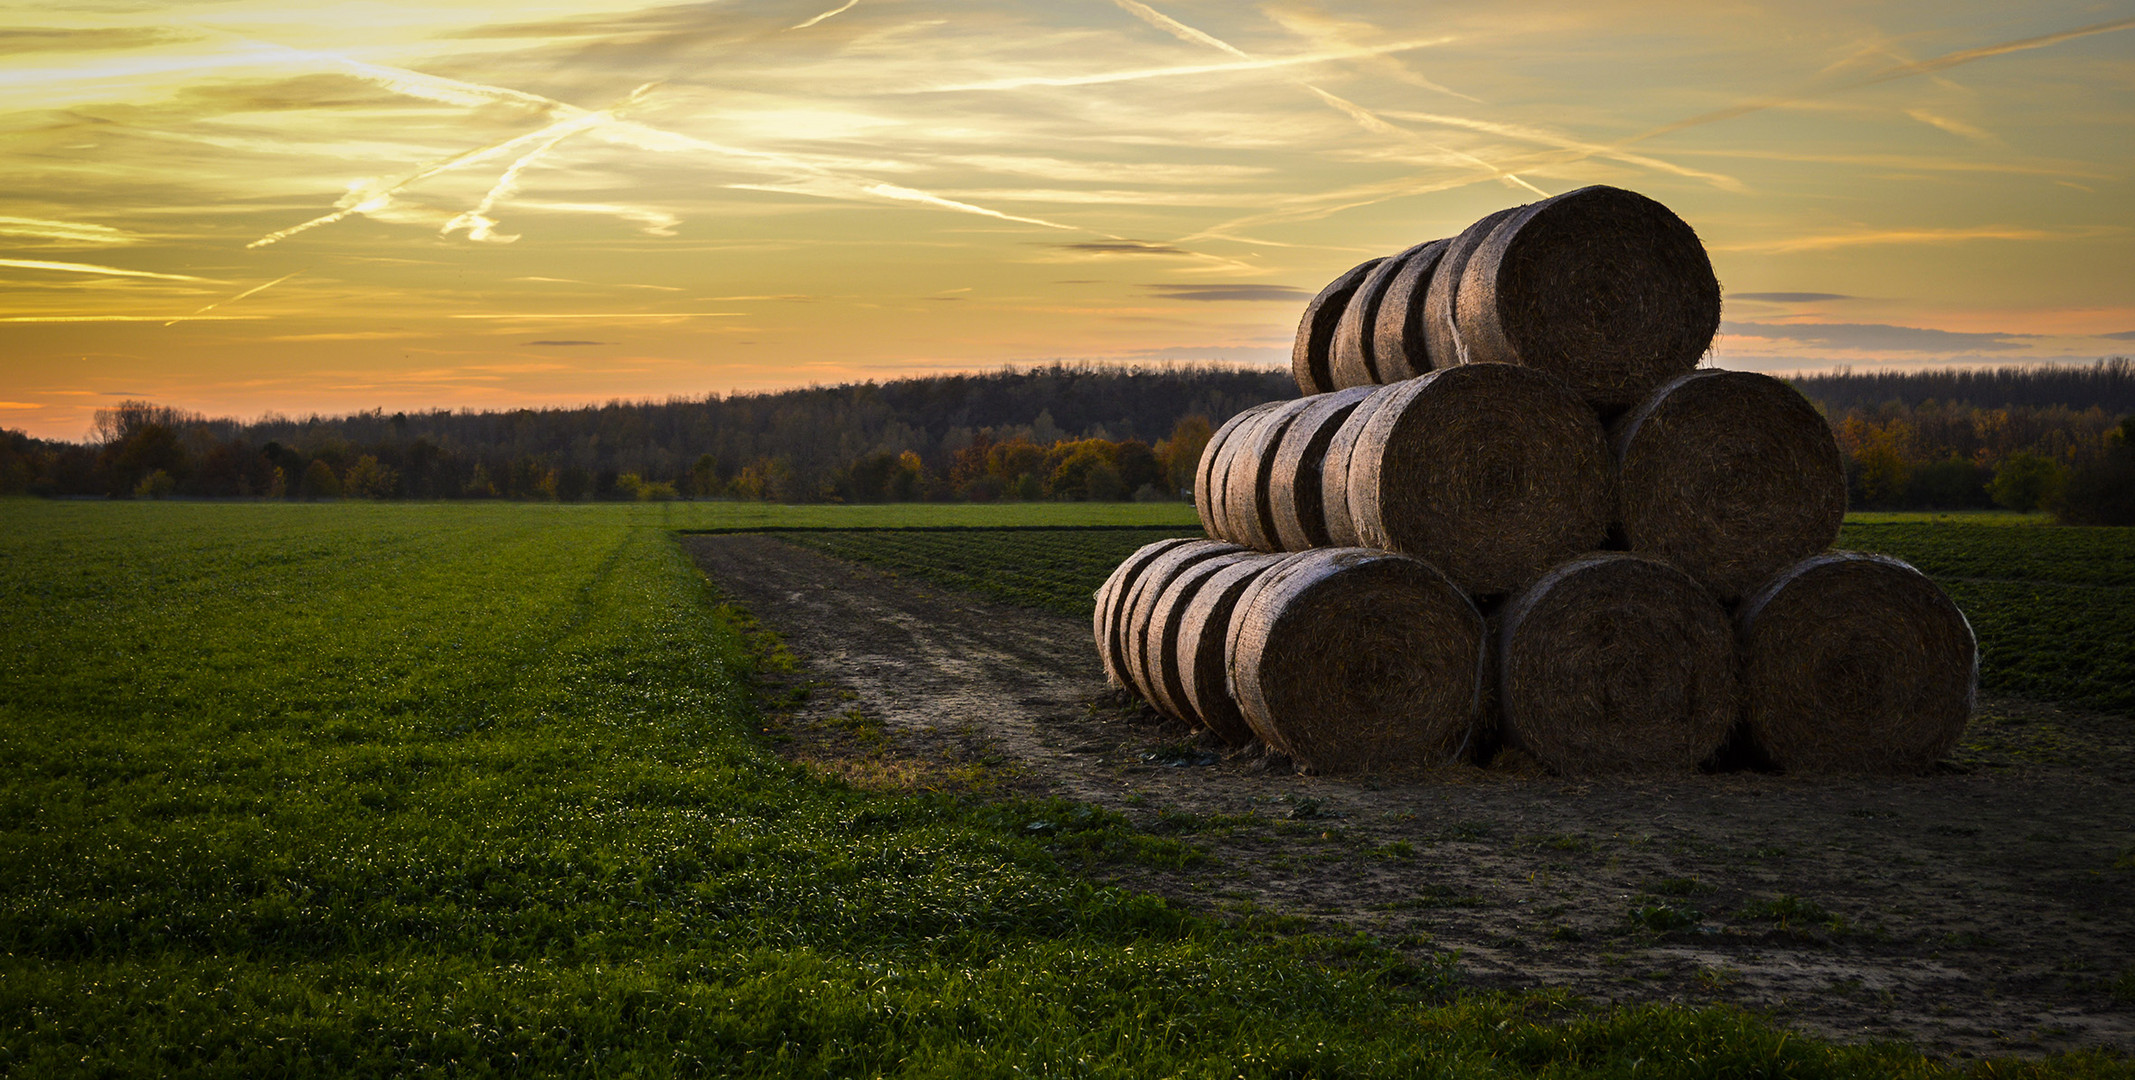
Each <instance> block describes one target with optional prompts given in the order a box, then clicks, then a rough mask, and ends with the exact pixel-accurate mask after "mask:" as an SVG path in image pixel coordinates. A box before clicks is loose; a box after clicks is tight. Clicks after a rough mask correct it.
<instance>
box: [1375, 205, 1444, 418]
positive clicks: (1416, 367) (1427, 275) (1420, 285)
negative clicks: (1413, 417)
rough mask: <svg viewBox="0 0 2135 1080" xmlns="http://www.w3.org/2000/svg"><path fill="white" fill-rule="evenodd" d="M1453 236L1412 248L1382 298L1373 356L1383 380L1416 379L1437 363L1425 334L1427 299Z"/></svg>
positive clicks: (1389, 381) (1376, 322) (1392, 381)
mask: <svg viewBox="0 0 2135 1080" xmlns="http://www.w3.org/2000/svg"><path fill="white" fill-rule="evenodd" d="M1452 244H1453V242H1452V241H1451V240H1433V241H1431V242H1430V243H1428V244H1425V245H1423V246H1422V247H1418V248H1413V249H1411V253H1410V254H1409V256H1408V258H1407V259H1405V260H1404V261H1403V262H1402V264H1401V270H1400V271H1399V272H1398V273H1396V274H1395V275H1394V278H1393V280H1392V281H1389V282H1387V285H1386V292H1385V294H1384V295H1383V296H1381V297H1380V298H1379V312H1378V316H1377V318H1375V319H1374V320H1373V321H1372V328H1371V356H1372V362H1373V364H1374V365H1375V366H1374V370H1375V371H1377V372H1378V375H1379V380H1378V381H1380V382H1382V383H1396V382H1400V381H1402V380H1403V379H1413V378H1415V377H1416V376H1418V375H1421V374H1423V373H1424V372H1426V371H1429V370H1431V369H1432V368H1433V367H1436V366H1438V365H1437V364H1435V363H1433V362H1432V357H1431V347H1430V343H1429V340H1428V339H1427V338H1426V336H1425V334H1424V318H1423V313H1424V308H1425V301H1426V300H1427V299H1428V298H1429V296H1430V293H1431V279H1432V277H1433V276H1434V274H1435V273H1436V271H1437V269H1438V266H1439V263H1440V260H1442V259H1443V258H1444V257H1445V253H1446V249H1447V248H1449V247H1451V246H1452Z"/></svg>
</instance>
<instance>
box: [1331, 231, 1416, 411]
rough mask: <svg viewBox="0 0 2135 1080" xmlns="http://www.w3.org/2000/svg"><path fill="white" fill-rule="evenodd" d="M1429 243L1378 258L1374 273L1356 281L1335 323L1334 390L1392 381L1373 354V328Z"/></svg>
mask: <svg viewBox="0 0 2135 1080" xmlns="http://www.w3.org/2000/svg"><path fill="white" fill-rule="evenodd" d="M1434 243H1435V241H1434ZM1429 246H1430V244H1418V245H1416V246H1415V247H1412V248H1410V249H1408V250H1407V251H1404V252H1402V253H1400V254H1398V255H1390V256H1388V257H1386V258H1384V259H1381V260H1379V265H1377V266H1374V267H1372V269H1371V273H1368V274H1366V275H1364V280H1363V281H1361V282H1359V283H1358V284H1357V290H1356V292H1354V293H1351V294H1350V297H1349V303H1347V304H1345V305H1343V308H1342V317H1341V318H1340V319H1339V320H1337V321H1336V322H1335V325H1334V341H1333V344H1332V345H1331V346H1330V351H1329V356H1328V360H1327V370H1328V373H1329V377H1330V378H1331V379H1332V380H1333V382H1334V386H1335V389H1337V390H1345V389H1348V388H1349V387H1352V386H1376V385H1378V384H1380V383H1384V382H1392V381H1393V380H1392V379H1389V378H1386V377H1385V376H1384V375H1382V374H1381V373H1380V371H1379V363H1378V360H1377V358H1376V357H1375V356H1373V347H1374V346H1375V345H1376V344H1377V338H1376V337H1375V336H1374V330H1375V329H1376V328H1377V326H1378V323H1379V310H1380V306H1381V303H1382V302H1383V301H1384V299H1385V298H1386V293H1387V289H1388V288H1389V287H1391V286H1392V285H1393V283H1394V280H1395V278H1397V277H1398V276H1399V275H1400V273H1401V268H1402V267H1403V266H1406V265H1407V264H1408V261H1409V260H1410V259H1412V258H1414V257H1415V256H1416V255H1417V254H1418V253H1419V252H1421V251H1423V249H1425V248H1427V247H1429Z"/></svg>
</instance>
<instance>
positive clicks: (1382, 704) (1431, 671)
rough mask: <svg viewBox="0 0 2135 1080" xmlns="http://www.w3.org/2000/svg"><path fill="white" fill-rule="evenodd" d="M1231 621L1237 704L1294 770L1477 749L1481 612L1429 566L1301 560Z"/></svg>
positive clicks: (1406, 763) (1369, 555)
mask: <svg viewBox="0 0 2135 1080" xmlns="http://www.w3.org/2000/svg"><path fill="white" fill-rule="evenodd" d="M1360 613H1369V614H1368V616H1367V617H1361V618H1360V617H1359V614H1360ZM1234 620H1235V622H1236V627H1237V633H1236V635H1235V640H1234V643H1233V652H1232V656H1231V661H1230V665H1231V673H1230V674H1231V685H1232V688H1233V690H1234V691H1235V693H1236V697H1237V701H1238V705H1239V707H1240V709H1241V710H1242V711H1243V713H1244V715H1245V717H1246V720H1247V722H1248V723H1250V724H1251V725H1252V728H1253V730H1254V732H1255V733H1257V734H1258V735H1259V736H1260V738H1261V740H1262V741H1264V742H1266V743H1267V744H1268V745H1269V746H1270V747H1272V748H1274V749H1275V750H1277V751H1279V752H1281V753H1284V754H1287V755H1289V756H1290V757H1291V758H1292V759H1294V760H1295V761H1297V762H1298V763H1299V764H1300V765H1302V766H1303V767H1305V768H1307V769H1309V770H1312V771H1317V772H1330V773H1332V772H1354V771H1359V770H1369V769H1376V770H1386V769H1411V768H1419V767H1425V766H1430V765H1437V764H1443V763H1445V762H1447V761H1451V760H1456V759H1459V758H1462V757H1463V756H1464V755H1466V754H1467V753H1468V752H1469V751H1470V750H1471V749H1472V745H1473V739H1474V737H1475V733H1476V729H1477V725H1478V722H1479V720H1480V716H1481V711H1482V705H1483V700H1484V688H1483V685H1482V676H1483V670H1484V669H1483V655H1484V636H1485V628H1484V624H1483V618H1482V616H1481V615H1480V614H1479V613H1477V612H1476V610H1475V606H1474V605H1473V604H1471V603H1469V602H1468V599H1467V597H1465V596H1463V595H1462V594H1461V593H1460V591H1459V590H1458V589H1455V588H1454V587H1453V586H1452V584H1451V583H1450V582H1448V581H1447V580H1446V579H1445V577H1444V575H1442V574H1439V573H1438V572H1437V571H1436V570H1434V569H1432V568H1431V567H1430V565H1429V564H1427V563H1424V562H1422V561H1421V560H1418V559H1412V558H1407V557H1405V556H1400V555H1393V554H1389V553H1387V552H1380V551H1368V550H1363V549H1357V548H1322V549H1319V550H1316V551H1313V552H1308V553H1305V554H1303V555H1300V556H1296V557H1294V558H1293V559H1292V560H1289V561H1286V562H1285V563H1283V564H1281V565H1280V566H1279V567H1278V568H1277V569H1276V570H1274V571H1271V572H1269V573H1268V575H1267V580H1266V582H1265V583H1264V585H1263V587H1262V588H1261V589H1260V590H1259V591H1258V592H1257V593H1256V594H1254V595H1253V596H1251V597H1250V598H1249V599H1247V600H1245V601H1243V602H1242V603H1241V607H1240V610H1239V611H1238V612H1237V613H1236V614H1235V615H1234Z"/></svg>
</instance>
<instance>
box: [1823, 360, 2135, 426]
mask: <svg viewBox="0 0 2135 1080" xmlns="http://www.w3.org/2000/svg"><path fill="white" fill-rule="evenodd" d="M1792 382H1793V383H1794V385H1795V387H1796V388H1798V389H1800V390H1801V392H1802V393H1804V394H1806V395H1808V396H1809V398H1810V399H1811V400H1814V401H1816V402H1817V403H1818V404H1820V405H1822V406H1823V407H1824V411H1825V412H1826V413H1829V414H1831V415H1842V414H1844V413H1845V412H1846V411H1847V410H1849V409H1874V408H1878V407H1880V406H1883V405H1887V404H1892V403H1895V404H1899V405H1908V406H1919V405H1925V404H1927V403H1928V402H1937V403H1940V404H1944V405H1969V406H1972V407H1975V408H1981V409H2006V408H2011V407H2021V408H2031V409H2038V408H2047V407H2052V406H2060V407H2063V408H2069V409H2077V410H2082V409H2088V408H2092V407H2093V406H2095V407H2097V408H2100V409H2103V410H2105V411H2106V412H2108V413H2111V414H2113V415H2115V416H2125V415H2127V414H2129V413H2135V363H2130V362H2129V361H2128V359H2127V358H2126V357H2114V358H2112V359H2110V360H2100V361H2098V362H2097V363H2095V364H2084V365H2073V364H2056V365H2053V366H2049V367H1996V368H1941V369H1937V370H1930V371H1878V372H1868V373H1859V372H1854V371H1850V370H1846V371H1838V372H1834V373H1832V374H1829V375H1805V376H1801V377H1799V378H1796V379H1794V380H1792Z"/></svg>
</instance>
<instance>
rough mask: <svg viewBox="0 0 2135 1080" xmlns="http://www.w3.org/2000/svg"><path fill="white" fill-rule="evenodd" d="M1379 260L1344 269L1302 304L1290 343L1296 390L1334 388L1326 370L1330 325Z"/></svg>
mask: <svg viewBox="0 0 2135 1080" xmlns="http://www.w3.org/2000/svg"><path fill="white" fill-rule="evenodd" d="M1381 261H1382V260H1380V259H1367V260H1365V261H1364V262H1361V263H1358V264H1357V265H1355V266H1352V267H1350V268H1349V269H1347V270H1344V271H1343V272H1342V275H1341V276H1340V277H1337V278H1335V279H1334V280H1333V281H1330V282H1328V283H1327V287H1326V288H1324V289H1321V290H1320V293H1319V295H1318V296H1315V297H1313V298H1312V300H1311V302H1309V303H1307V304H1306V305H1305V314H1304V317H1303V318H1301V319H1299V320H1298V321H1297V340H1296V341H1295V342H1293V343H1292V344H1291V346H1290V374H1291V376H1292V377H1294V378H1296V379H1297V389H1298V391H1299V392H1300V393H1305V394H1324V393H1326V392H1327V391H1329V390H1333V389H1335V385H1334V377H1333V373H1332V372H1331V371H1330V369H1329V363H1330V362H1331V361H1332V360H1333V356H1334V328H1335V326H1336V324H1338V323H1340V322H1341V320H1342V312H1343V311H1344V310H1345V309H1346V308H1348V306H1349V297H1350V296H1351V295H1352V294H1353V293H1355V292H1356V291H1357V286H1359V285H1362V284H1363V283H1364V278H1365V276H1366V275H1368V274H1370V273H1371V272H1372V270H1373V269H1374V268H1376V267H1377V266H1378V265H1379V263H1380V262H1381Z"/></svg>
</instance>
